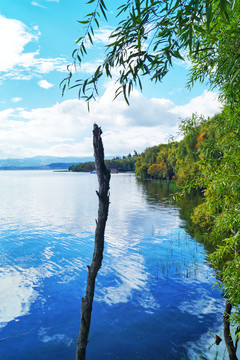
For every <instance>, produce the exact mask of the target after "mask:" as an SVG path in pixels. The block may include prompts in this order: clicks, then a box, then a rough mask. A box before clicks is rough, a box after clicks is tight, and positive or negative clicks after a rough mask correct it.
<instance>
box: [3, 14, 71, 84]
mask: <svg viewBox="0 0 240 360" xmlns="http://www.w3.org/2000/svg"><path fill="white" fill-rule="evenodd" d="M0 33H2V34H4V33H6V34H8V36H7V37H4V36H1V37H0V48H1V53H0V73H2V78H3V79H5V78H12V79H17V80H21V79H24V80H29V79H31V78H32V77H33V76H39V73H40V74H42V73H49V72H51V71H53V70H56V71H60V72H64V71H67V69H66V67H67V61H66V59H64V58H47V59H44V58H40V57H39V50H38V49H36V50H35V51H32V52H25V47H26V45H29V44H31V45H33V42H37V40H38V39H39V36H40V35H41V34H40V32H39V29H38V26H34V27H33V28H32V29H29V28H27V26H26V25H25V24H24V23H22V22H21V21H19V20H15V19H8V18H6V17H4V16H2V15H0Z"/></svg>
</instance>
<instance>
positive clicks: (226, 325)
mask: <svg viewBox="0 0 240 360" xmlns="http://www.w3.org/2000/svg"><path fill="white" fill-rule="evenodd" d="M231 311H232V305H231V304H230V302H229V301H228V300H226V305H225V311H224V314H223V333H224V340H225V344H226V347H227V351H228V355H229V360H238V358H237V356H236V347H235V346H234V343H233V339H232V336H231V331H230V321H229V316H230V315H231Z"/></svg>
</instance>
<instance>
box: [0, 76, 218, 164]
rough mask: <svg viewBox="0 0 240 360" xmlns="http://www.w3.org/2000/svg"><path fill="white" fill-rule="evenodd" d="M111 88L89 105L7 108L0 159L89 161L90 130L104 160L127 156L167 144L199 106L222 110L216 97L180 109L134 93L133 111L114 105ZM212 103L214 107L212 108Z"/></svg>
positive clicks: (1, 122)
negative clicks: (96, 130) (97, 133)
mask: <svg viewBox="0 0 240 360" xmlns="http://www.w3.org/2000/svg"><path fill="white" fill-rule="evenodd" d="M112 98H113V85H112V84H111V83H108V86H107V87H106V91H105V93H104V94H103V96H101V97H100V98H99V99H97V101H95V102H92V103H91V105H90V112H88V110H87V106H86V103H85V102H84V101H82V100H78V99H74V100H66V101H63V102H62V103H57V104H55V105H53V106H52V107H49V108H36V109H33V110H31V111H26V110H24V109H23V108H17V109H13V108H9V109H6V110H4V111H1V112H0V149H2V152H1V155H0V157H27V156H34V155H39V154H41V155H57V156H67V155H75V156H88V155H92V153H93V150H92V126H93V123H94V122H96V123H97V124H98V125H99V126H101V127H102V129H103V141H104V147H105V154H106V155H125V154H128V153H129V152H132V151H133V150H134V149H136V150H137V151H138V152H141V151H143V150H144V149H145V148H146V147H149V146H153V145H157V144H159V143H163V142H167V139H168V138H169V136H170V135H173V136H175V135H176V134H177V132H178V126H177V124H178V119H179V117H180V116H182V115H184V114H185V115H186V116H189V115H191V113H190V111H193V112H194V111H196V110H198V108H197V109H196V108H194V104H195V105H196V107H197V105H199V104H200V105H199V106H200V109H201V113H202V114H204V115H205V116H208V115H211V114H212V113H213V112H217V111H218V110H219V109H220V104H219V103H218V102H217V101H216V99H215V95H214V94H213V93H210V92H204V93H203V94H202V95H201V96H199V97H197V98H195V99H192V100H191V101H190V102H189V103H188V104H186V105H184V106H176V105H175V104H174V103H173V102H171V101H170V100H168V99H163V98H162V99H157V98H155V99H146V98H145V97H144V96H143V95H142V94H141V93H139V92H137V91H134V92H133V96H132V98H131V106H130V107H129V106H127V104H126V103H125V101H124V100H123V99H121V97H119V98H117V99H116V100H115V101H112ZM211 102H213V104H212V106H211V105H210V103H211Z"/></svg>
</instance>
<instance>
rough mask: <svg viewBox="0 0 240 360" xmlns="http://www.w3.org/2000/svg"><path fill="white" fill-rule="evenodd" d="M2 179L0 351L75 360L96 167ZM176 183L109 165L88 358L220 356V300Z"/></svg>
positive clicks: (8, 358)
mask: <svg viewBox="0 0 240 360" xmlns="http://www.w3.org/2000/svg"><path fill="white" fill-rule="evenodd" d="M0 184H1V186H0V196H1V197H2V199H3V200H4V201H3V202H2V205H1V208H0V221H1V227H0V229H1V237H0V246H1V253H0V324H1V329H0V344H1V346H0V358H2V359H4V360H12V358H13V357H12V354H13V353H14V356H15V357H16V358H18V359H20V360H30V359H33V358H34V359H35V360H42V359H44V360H45V359H46V360H50V359H51V360H53V359H58V360H59V359H60V360H66V359H73V358H74V357H75V349H76V342H77V334H78V330H79V318H80V309H79V304H80V302H81V297H82V296H83V294H84V289H85V285H86V284H85V283H86V274H87V268H86V265H87V264H89V263H90V259H91V255H92V252H93V245H94V243H93V240H94V228H95V221H94V219H95V215H96V210H97V200H96V196H95V190H96V188H97V179H96V176H94V175H90V174H76V173H51V172H45V171H43V172H40V171H38V172H1V173H0ZM164 186H166V185H164ZM169 192H170V193H172V192H173V191H172V189H171V188H169V189H164V188H163V187H161V186H159V184H158V185H156V184H154V183H153V182H147V183H144V184H142V183H137V182H136V179H135V176H134V175H127V174H116V175H114V176H112V180H111V205H110V212H109V218H108V223H107V227H106V246H105V250H104V259H103V266H102V268H101V270H100V271H99V274H98V278H97V283H96V290H95V301H94V304H93V313H92V323H91V330H90V337H89V340H90V342H89V344H88V354H87V355H88V359H91V360H113V359H120V360H125V359H131V360H136V359H142V360H146V359H151V360H165V359H170V360H174V359H181V357H183V355H184V354H185V355H186V356H187V359H190V360H195V359H197V360H199V356H200V354H201V352H203V353H204V354H206V358H208V359H212V358H214V355H213V354H215V353H214V352H216V350H217V348H216V346H213V347H212V348H211V349H210V350H208V347H209V345H211V344H212V343H213V342H214V341H213V338H214V336H215V334H216V333H218V334H219V335H220V336H221V329H220V326H221V322H222V311H223V308H224V302H223V301H222V298H221V294H220V293H219V292H218V291H217V290H216V291H215V290H213V288H212V287H213V285H214V283H215V281H216V279H215V274H214V271H213V270H212V269H211V268H210V267H209V265H208V263H207V262H206V251H205V249H204V247H203V245H202V244H200V243H198V242H196V241H195V240H194V239H193V238H192V237H191V236H190V235H191V233H190V231H189V230H188V231H187V232H186V230H185V229H184V226H185V225H186V224H187V222H186V217H187V215H186V211H185V210H184V209H183V205H181V207H180V205H179V204H177V205H176V204H170V203H169V200H168V197H167V196H168V193H169ZM194 201H195V200H194ZM184 211H185V213H184ZM184 214H185V215H184ZM184 217H185V218H184ZM209 330H210V331H211V334H213V336H212V335H210V333H209ZM220 346H221V347H220V348H218V350H219V352H220V354H221V355H222V353H223V351H224V349H223V348H222V344H221V345H220ZM9 349H11V353H10V352H9V351H10V350H9Z"/></svg>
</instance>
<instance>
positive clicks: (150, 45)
mask: <svg viewBox="0 0 240 360" xmlns="http://www.w3.org/2000/svg"><path fill="white" fill-rule="evenodd" d="M107 3H108V2H107V0H106V1H104V0H90V1H89V2H88V4H89V8H90V12H89V14H88V15H86V17H85V18H84V19H83V20H80V21H79V23H80V24H81V25H82V26H83V27H84V30H83V35H82V36H80V38H79V39H78V40H77V41H76V44H77V47H76V49H75V50H74V51H73V54H72V56H73V63H74V65H75V67H77V66H81V64H82V62H83V60H84V57H85V56H86V55H87V46H86V45H87V43H89V42H90V43H91V44H94V34H95V31H96V29H98V28H99V27H100V21H102V20H103V19H104V20H106V21H107V12H108V10H107ZM236 3H237V1H234V0H182V1H181V0H170V1H169V0H157V1H156V0H126V1H125V2H124V3H123V4H122V5H121V6H119V7H118V9H116V13H117V18H118V20H119V22H118V25H117V26H116V28H115V29H114V30H113V32H112V33H111V36H110V39H109V44H108V45H106V55H105V59H104V61H103V63H102V64H101V65H99V66H98V67H97V68H96V70H95V72H94V73H93V74H92V75H91V76H90V77H87V78H84V79H77V80H76V83H75V84H74V85H73V87H77V88H78V90H79V97H81V98H85V99H86V100H87V101H89V100H91V99H92V98H94V97H95V96H96V94H97V93H98V86H97V85H98V82H99V80H100V79H101V78H102V77H103V75H105V76H107V77H108V78H112V76H113V71H114V72H116V70H118V79H117V82H118V83H119V88H118V90H117V91H116V94H115V95H116V96H118V95H119V94H120V93H121V92H123V94H124V97H125V100H126V101H127V102H128V98H129V96H130V93H131V91H132V89H133V86H139V87H140V88H142V76H148V77H149V78H150V79H151V80H152V81H155V82H158V81H161V80H162V79H163V77H164V76H165V75H166V73H167V72H168V70H169V68H170V67H171V66H172V62H173V60H174V59H181V60H183V59H184V58H185V57H186V52H187V54H188V55H189V56H190V57H191V58H192V59H196V61H197V63H198V61H199V59H200V58H201V59H202V57H204V56H206V60H207V57H208V56H209V54H211V51H212V50H213V49H214V51H215V52H217V54H218V51H221V50H222V47H220V46H219V47H216V46H215V42H214V41H215V37H214V34H215V33H216V34H217V30H214V29H215V27H216V24H218V22H219V21H221V23H222V28H224V26H225V25H226V24H230V25H228V26H229V38H228V41H231V31H232V30H233V29H234V28H235V25H236V23H237V17H236V16H235V15H234V14H235V9H236V8H237V7H238V6H237V5H236ZM111 5H113V2H112V3H111ZM237 10H238V9H237ZM233 19H235V20H233ZM212 34H213V38H211V35H212ZM236 34H237V33H236ZM208 39H211V40H208ZM221 39H222V38H221ZM222 40H223V39H222ZM206 45H207V47H206ZM237 46H238V42H237V38H236V46H235V45H234V46H233V47H234V49H235V50H236V49H237ZM238 58H239V49H238V52H237V53H236V55H235V53H232V62H225V63H224V69H225V75H226V77H227V79H228V76H227V75H228V73H231V71H232V68H233V65H234V64H235V63H236V62H237V61H238ZM218 60H219V57H217V56H214V57H213V58H212V61H211V67H212V68H214V64H216V65H217V64H218ZM219 64H220V63H219ZM72 68H73V67H72V66H69V67H68V70H69V75H68V77H67V78H65V79H64V80H63V82H62V91H63V92H64V91H65V88H66V87H67V86H70V84H71V80H72V76H73V72H72ZM234 74H235V75H237V77H238V78H239V73H237V72H236V71H234ZM200 75H201V76H200ZM209 75H210V81H211V83H217V85H218V84H219V82H221V80H220V79H219V80H218V78H216V76H214V75H213V76H212V73H211V72H210V73H209V71H208V69H204V67H203V68H202V69H201V71H200V72H199V75H195V74H193V76H192V78H191V81H192V82H193V81H194V80H195V78H199V76H200V77H201V78H202V76H209ZM227 81H228V80H226V82H227ZM234 81H235V82H237V78H235V80H234Z"/></svg>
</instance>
